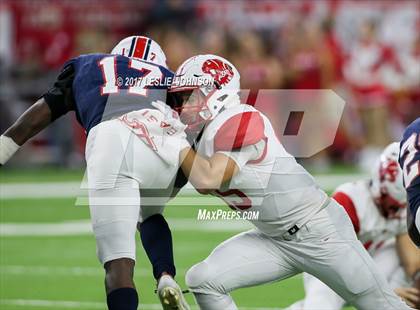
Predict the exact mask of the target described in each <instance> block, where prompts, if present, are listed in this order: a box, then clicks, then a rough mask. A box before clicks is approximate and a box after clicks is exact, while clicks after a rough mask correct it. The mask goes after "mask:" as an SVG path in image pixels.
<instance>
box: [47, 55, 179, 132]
mask: <svg viewBox="0 0 420 310" xmlns="http://www.w3.org/2000/svg"><path fill="white" fill-rule="evenodd" d="M172 77H173V73H172V72H171V71H169V70H168V69H166V68H164V67H162V66H159V65H156V64H153V63H149V62H145V61H143V60H140V59H132V58H128V57H125V56H120V55H109V54H88V55H81V56H79V57H76V58H74V59H71V60H70V61H68V62H67V63H66V64H65V65H64V67H63V69H62V71H61V73H60V75H59V76H58V78H57V81H56V82H55V83H54V86H53V88H51V89H50V90H49V91H48V92H47V93H46V94H44V95H43V97H44V99H45V101H46V102H47V104H48V105H49V107H50V109H51V112H52V117H53V119H56V118H57V117H59V116H61V115H63V114H65V113H67V112H68V111H70V110H74V111H75V112H76V116H77V120H78V121H79V123H80V124H81V125H82V126H83V128H85V130H86V132H87V133H88V132H89V130H90V129H91V128H93V127H94V126H96V125H97V124H99V123H100V122H101V121H104V120H109V119H112V118H115V117H118V116H121V115H123V114H125V113H128V112H131V111H135V110H140V109H143V108H151V109H153V108H154V107H153V106H152V105H151V104H150V103H151V102H152V101H155V100H162V101H163V102H166V94H167V91H166V90H167V88H168V86H169V84H170V82H171V79H172Z"/></svg>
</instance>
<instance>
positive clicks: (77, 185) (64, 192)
mask: <svg viewBox="0 0 420 310" xmlns="http://www.w3.org/2000/svg"><path fill="white" fill-rule="evenodd" d="M366 177H367V175H366V174H337V175H316V176H315V180H316V182H317V183H318V184H319V186H320V187H321V188H323V189H325V190H333V189H334V188H335V187H337V186H338V185H340V184H342V183H345V182H350V181H355V180H358V179H362V178H366ZM194 193H196V192H195V190H194V189H193V188H192V186H191V185H190V184H187V186H186V187H185V188H184V189H183V190H182V191H181V193H180V194H181V196H182V195H191V194H194ZM86 195H87V186H86V183H82V182H44V183H43V182H41V183H1V184H0V199H16V198H71V197H75V198H76V197H86ZM194 202H195V203H197V201H196V200H195V201H194Z"/></svg>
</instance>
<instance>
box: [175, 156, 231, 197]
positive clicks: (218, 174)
mask: <svg viewBox="0 0 420 310" xmlns="http://www.w3.org/2000/svg"><path fill="white" fill-rule="evenodd" d="M224 167H226V166H224ZM181 168H182V170H183V172H184V174H185V175H186V176H188V179H189V181H190V182H191V184H192V185H193V186H194V187H195V188H197V189H200V193H209V192H211V191H213V190H215V189H218V188H219V187H220V185H221V183H222V182H223V181H224V169H221V167H219V165H217V164H216V163H214V162H212V161H211V160H208V159H205V158H203V157H201V156H200V155H198V154H197V153H196V152H195V151H194V150H193V149H191V148H189V149H184V150H183V151H181Z"/></svg>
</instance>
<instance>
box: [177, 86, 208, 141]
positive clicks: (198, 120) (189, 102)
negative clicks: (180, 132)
mask: <svg viewBox="0 0 420 310" xmlns="http://www.w3.org/2000/svg"><path fill="white" fill-rule="evenodd" d="M176 94H177V97H178V102H179V105H178V106H176V107H175V110H176V111H177V112H178V114H179V117H180V120H181V121H182V122H183V123H184V124H186V125H187V126H188V127H187V130H188V131H189V132H190V133H192V132H199V131H200V130H201V129H202V128H203V127H204V125H205V123H206V122H207V121H208V120H209V118H210V116H211V113H210V111H209V110H208V108H207V100H206V96H205V95H204V94H203V92H202V91H201V90H200V88H194V89H190V90H183V91H179V92H176Z"/></svg>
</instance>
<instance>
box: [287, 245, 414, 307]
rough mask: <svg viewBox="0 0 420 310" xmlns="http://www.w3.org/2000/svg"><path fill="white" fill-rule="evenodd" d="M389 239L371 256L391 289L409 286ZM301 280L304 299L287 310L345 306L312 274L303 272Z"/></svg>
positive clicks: (340, 299)
mask: <svg viewBox="0 0 420 310" xmlns="http://www.w3.org/2000/svg"><path fill="white" fill-rule="evenodd" d="M389 241H390V242H387V243H386V244H385V245H384V246H383V247H382V248H380V249H379V250H378V251H376V252H375V254H374V255H373V256H372V258H373V260H374V262H375V263H376V265H377V267H378V269H379V270H380V271H381V273H382V274H383V275H384V276H385V278H386V279H387V281H388V283H389V284H390V286H391V288H392V289H395V288H397V287H409V286H411V283H409V281H408V280H407V277H406V275H405V272H404V269H403V268H402V266H401V262H400V259H399V257H398V254H397V249H396V247H395V239H391V240H389ZM303 282H304V287H305V299H303V300H300V301H298V302H296V303H294V304H293V305H291V306H290V307H288V308H287V310H341V309H342V308H343V307H344V306H345V304H346V301H345V300H344V299H343V298H341V297H340V296H339V295H337V294H336V293H335V292H334V291H333V290H332V289H330V288H329V287H328V286H327V285H325V284H324V283H323V282H321V281H320V280H319V279H317V278H315V277H314V276H312V275H310V274H308V273H304V275H303Z"/></svg>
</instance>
